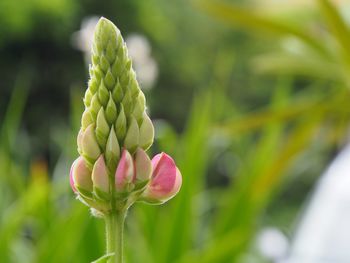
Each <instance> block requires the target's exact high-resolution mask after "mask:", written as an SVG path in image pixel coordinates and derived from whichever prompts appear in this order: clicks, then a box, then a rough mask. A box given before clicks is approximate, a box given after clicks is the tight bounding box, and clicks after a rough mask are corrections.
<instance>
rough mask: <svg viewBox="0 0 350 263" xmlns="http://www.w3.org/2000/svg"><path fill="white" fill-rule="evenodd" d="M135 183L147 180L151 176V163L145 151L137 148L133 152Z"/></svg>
mask: <svg viewBox="0 0 350 263" xmlns="http://www.w3.org/2000/svg"><path fill="white" fill-rule="evenodd" d="M135 172H136V183H139V182H145V181H146V182H147V181H148V180H149V179H150V178H151V174H152V163H151V160H150V158H149V157H148V155H147V154H146V152H145V151H144V150H143V149H141V148H137V150H136V153H135Z"/></svg>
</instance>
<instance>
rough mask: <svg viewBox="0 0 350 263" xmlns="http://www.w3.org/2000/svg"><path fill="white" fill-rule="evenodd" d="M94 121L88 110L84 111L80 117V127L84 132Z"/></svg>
mask: <svg viewBox="0 0 350 263" xmlns="http://www.w3.org/2000/svg"><path fill="white" fill-rule="evenodd" d="M93 121H94V119H93V118H92V115H91V113H90V111H89V109H85V111H84V112H83V116H82V117H81V127H82V128H83V130H85V129H86V128H87V127H88V126H89V125H90V124H92V123H93Z"/></svg>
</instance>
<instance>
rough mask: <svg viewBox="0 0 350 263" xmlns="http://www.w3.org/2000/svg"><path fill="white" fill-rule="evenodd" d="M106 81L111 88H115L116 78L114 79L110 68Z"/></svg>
mask: <svg viewBox="0 0 350 263" xmlns="http://www.w3.org/2000/svg"><path fill="white" fill-rule="evenodd" d="M104 82H105V84H106V86H107V88H108V89H109V90H112V89H113V88H114V84H115V79H114V77H113V75H112V72H111V70H110V69H108V71H107V74H106V77H105V79H104Z"/></svg>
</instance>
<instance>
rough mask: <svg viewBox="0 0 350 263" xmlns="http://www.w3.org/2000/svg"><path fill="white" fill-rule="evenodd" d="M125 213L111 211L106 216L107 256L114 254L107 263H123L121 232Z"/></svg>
mask: <svg viewBox="0 0 350 263" xmlns="http://www.w3.org/2000/svg"><path fill="white" fill-rule="evenodd" d="M125 215H126V212H125V211H112V212H111V213H110V214H108V215H106V217H105V220H106V241H107V254H110V253H114V257H112V259H111V260H109V261H108V262H109V263H123V232H124V221H125Z"/></svg>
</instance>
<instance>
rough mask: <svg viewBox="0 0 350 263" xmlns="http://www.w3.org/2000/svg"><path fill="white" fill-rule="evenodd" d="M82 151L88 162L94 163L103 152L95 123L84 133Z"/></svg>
mask: <svg viewBox="0 0 350 263" xmlns="http://www.w3.org/2000/svg"><path fill="white" fill-rule="evenodd" d="M81 147H82V152H83V155H84V157H85V159H86V160H87V161H88V163H90V164H91V163H93V162H94V161H95V160H96V159H97V158H98V157H99V155H100V154H101V151H100V148H99V146H98V143H97V140H96V136H95V131H94V125H93V124H90V125H89V126H88V127H87V128H86V130H85V131H84V133H83V137H82V140H81Z"/></svg>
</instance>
